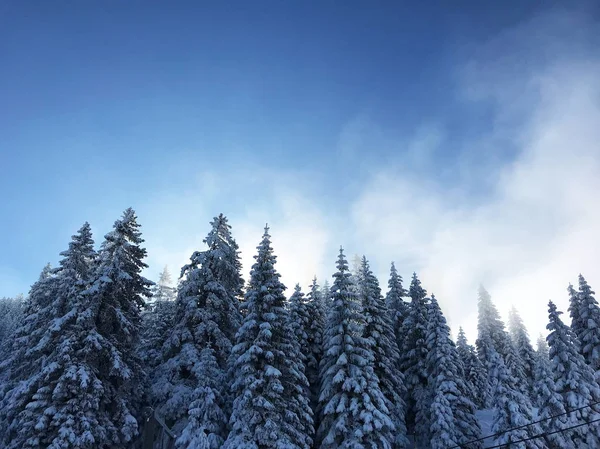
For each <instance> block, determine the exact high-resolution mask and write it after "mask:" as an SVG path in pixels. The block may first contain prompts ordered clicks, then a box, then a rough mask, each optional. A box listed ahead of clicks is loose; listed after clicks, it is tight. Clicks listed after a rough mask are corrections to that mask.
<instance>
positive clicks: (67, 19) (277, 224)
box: [0, 1, 600, 322]
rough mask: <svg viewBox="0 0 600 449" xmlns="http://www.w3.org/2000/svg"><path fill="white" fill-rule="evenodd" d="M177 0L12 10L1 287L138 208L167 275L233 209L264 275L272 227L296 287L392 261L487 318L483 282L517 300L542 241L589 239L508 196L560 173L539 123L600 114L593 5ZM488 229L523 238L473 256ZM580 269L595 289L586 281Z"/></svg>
mask: <svg viewBox="0 0 600 449" xmlns="http://www.w3.org/2000/svg"><path fill="white" fill-rule="evenodd" d="M173 3H174V4H172V5H170V7H169V8H166V7H165V6H164V5H165V4H164V3H162V2H140V1H130V2H61V1H58V2H51V3H46V4H41V3H39V2H38V3H34V2H12V4H9V3H6V2H5V3H4V4H3V5H1V6H0V16H1V17H2V18H1V19H0V21H1V23H2V26H0V58H1V61H2V67H3V70H0V157H1V159H0V160H1V161H2V163H1V166H2V168H3V170H2V176H1V177H0V187H1V189H2V191H3V192H5V195H4V199H3V203H2V220H0V233H1V234H2V235H4V236H5V238H3V244H2V251H0V295H14V294H16V293H19V292H25V291H26V290H27V288H28V286H29V285H30V284H31V282H32V281H33V280H34V279H35V278H36V276H37V274H38V273H39V271H40V269H41V267H42V266H43V264H44V263H45V262H47V261H51V262H55V261H56V260H57V259H58V252H60V251H61V250H63V249H64V248H65V247H66V245H67V243H68V239H69V237H70V235H71V234H72V233H73V232H74V231H75V230H76V229H77V228H78V227H79V226H80V224H81V223H82V222H83V221H85V220H88V221H90V223H91V224H92V226H93V228H94V231H95V232H96V240H97V241H98V242H99V241H101V237H102V235H103V234H105V233H106V232H107V231H108V230H109V229H110V226H111V223H112V222H113V221H114V219H115V218H117V217H118V216H119V214H120V212H121V211H122V210H123V209H124V208H126V207H128V206H133V207H134V208H136V210H137V211H138V213H139V216H140V221H141V222H142V225H143V228H144V230H145V231H146V238H147V246H148V249H149V252H150V258H149V262H150V263H151V269H150V270H149V274H150V275H154V274H155V273H156V272H157V271H158V270H159V269H160V268H161V267H162V266H163V265H164V264H169V266H170V267H171V271H173V272H177V270H178V265H181V263H183V262H185V257H187V255H189V252H190V251H191V250H193V249H195V248H197V247H198V246H199V245H200V243H201V239H202V237H203V236H204V235H205V234H206V231H207V225H208V221H209V220H210V218H211V217H212V216H213V215H215V214H217V213H219V212H221V211H223V212H224V213H226V214H227V215H229V216H230V219H231V224H232V225H233V227H234V233H236V231H237V233H236V235H238V240H240V242H241V243H242V249H243V250H245V256H244V257H245V258H246V266H248V265H249V264H250V261H251V256H252V253H253V251H254V246H255V244H257V243H258V241H259V239H260V229H261V228H262V226H264V222H265V221H269V222H270V223H271V225H272V233H273V238H274V243H275V245H276V246H275V249H276V251H277V252H278V253H280V262H281V269H282V272H283V274H284V280H286V282H287V283H288V284H290V283H293V282H296V281H300V282H303V283H306V281H307V279H305V278H307V277H308V276H309V275H310V274H311V273H317V274H319V275H321V276H323V277H324V276H325V275H329V274H330V272H331V271H332V270H333V264H334V261H335V257H336V254H335V248H336V247H337V246H339V245H340V244H343V245H345V246H347V247H348V251H349V253H350V254H354V253H357V254H362V253H363V252H364V253H366V254H367V257H369V258H371V259H372V263H373V265H374V266H375V268H376V269H377V270H378V272H379V273H380V274H381V275H382V276H385V274H386V271H387V267H388V264H389V261H390V260H392V259H394V260H397V261H399V263H400V266H401V269H402V272H403V274H404V276H405V277H408V276H409V274H410V273H411V272H412V271H413V270H418V271H419V272H420V273H422V277H425V279H424V280H423V282H424V285H425V286H426V287H427V286H430V290H431V289H432V288H434V287H435V289H436V290H435V292H436V296H438V297H440V298H442V299H441V300H440V301H441V302H442V305H444V297H447V298H448V299H447V307H448V308H451V307H453V306H455V305H456V304H461V303H460V301H461V297H462V298H465V297H468V300H467V299H466V298H465V299H464V301H467V303H468V304H469V307H472V306H473V305H474V304H473V301H474V297H475V293H474V292H473V290H472V289H473V288H474V287H473V286H474V285H475V284H478V283H479V282H485V283H486V285H487V286H488V288H490V285H491V288H490V289H491V290H492V295H494V291H493V288H494V287H495V286H498V288H497V290H498V294H499V295H503V294H504V295H506V296H507V297H508V296H514V293H513V290H510V289H508V290H507V291H506V292H504V291H503V290H502V288H504V287H502V288H500V286H501V285H502V286H504V285H505V284H506V282H507V280H508V279H512V280H514V279H515V278H520V277H521V276H523V273H529V272H532V271H536V272H537V271H539V270H540V268H539V267H538V266H537V265H536V264H535V263H534V262H531V264H530V265H527V264H526V263H524V262H523V265H522V266H520V268H519V270H518V271H517V272H512V271H510V270H508V271H507V270H506V269H505V266H506V261H509V262H508V265H513V263H512V262H510V261H512V260H514V259H518V260H523V259H524V258H525V259H527V260H528V258H531V260H532V261H535V260H538V259H539V258H544V259H546V256H544V255H543V251H542V249H543V248H545V246H547V245H545V241H542V237H544V238H549V239H553V240H552V241H560V242H562V241H563V240H562V238H559V236H563V235H564V236H570V235H572V233H573V232H574V231H573V227H572V225H571V224H565V223H567V221H566V219H565V220H563V219H562V218H561V217H559V218H557V217H555V216H554V214H553V210H554V208H553V206H552V205H551V204H550V205H549V206H548V208H547V210H546V209H544V210H540V211H539V213H532V212H531V210H532V208H531V207H530V206H531V204H529V203H526V201H525V200H526V199H527V200H528V201H532V202H533V204H535V205H539V204H540V202H539V201H537V199H538V198H537V197H535V195H533V194H524V193H523V191H519V192H518V193H517V194H510V195H509V193H510V192H509V193H507V189H508V190H509V189H510V188H511V187H510V186H514V185H515V182H516V181H515V179H517V178H518V179H521V178H520V177H519V176H523V178H524V179H530V177H529V176H525V175H521V172H520V170H521V169H523V170H525V169H526V168H527V169H529V170H533V171H534V172H535V173H538V171H539V172H541V173H542V175H543V176H547V174H548V173H553V172H552V170H551V169H550V168H549V167H546V166H544V165H535V164H533V165H532V164H529V162H530V160H531V159H532V158H534V159H533V160H536V161H537V159H535V157H538V156H540V154H541V156H540V157H544V155H548V154H550V153H549V152H543V151H542V152H541V153H540V152H539V151H538V150H536V149H535V148H537V147H535V145H534V143H535V142H537V140H535V139H534V137H532V136H535V138H536V139H538V140H539V139H542V137H540V136H541V135H542V134H543V133H541V131H539V126H541V125H539V123H540V121H541V122H542V123H547V122H551V123H553V127H554V128H553V129H556V126H554V125H555V124H554V122H553V120H554V119H555V116H552V117H540V113H543V112H544V111H554V110H555V109H556V108H557V107H558V106H557V104H558V102H559V99H560V104H561V105H564V104H571V103H569V102H570V101H571V98H572V97H574V98H580V99H581V102H583V103H585V104H579V103H576V104H574V105H573V106H572V107H573V114H574V115H578V114H583V110H584V109H583V108H584V107H585V108H586V109H585V111H589V110H591V111H592V112H594V113H595V112H596V109H594V108H595V106H596V104H595V103H592V104H587V103H586V101H587V100H586V99H588V97H590V96H589V95H587V94H581V96H577V95H576V92H571V94H569V92H570V91H569V89H568V88H567V87H568V86H571V85H572V86H581V77H584V76H586V75H587V74H589V73H595V72H593V71H590V69H589V67H583V68H582V66H585V65H586V64H587V65H588V66H589V65H593V64H595V63H596V62H597V59H598V58H597V57H596V56H594V53H595V51H594V49H595V48H597V47H596V44H597V43H598V42H597V40H598V39H597V37H594V36H597V35H598V34H597V33H596V32H597V31H598V22H597V18H598V14H597V13H598V8H597V7H596V6H595V5H594V3H593V2H586V3H579V4H577V6H572V7H570V9H568V10H564V9H557V8H558V7H557V6H556V5H557V4H558V2H534V1H514V2H501V3H497V4H492V3H491V2H477V1H464V2H458V3H457V2H452V7H450V3H449V2H444V1H436V2H412V3H413V4H410V5H409V4H408V2H403V4H400V2H376V4H375V3H373V2H333V1H324V2H281V1H258V2H227V4H225V2H221V4H219V5H216V4H213V5H210V4H208V2H206V3H203V2H173ZM593 67H595V65H593ZM575 68H577V71H575ZM553 77H554V78H553ZM548 78H549V79H550V82H547V83H546V84H544V81H543V80H546V79H548ZM553 80H554V81H553ZM556 80H559V81H560V83H562V84H560V83H559V84H560V85H561V86H562V87H564V89H561V90H560V92H554V91H552V86H554V85H555V84H556V82H557V81H556ZM586 80H587V78H586ZM588 82H589V89H590V90H591V91H593V92H596V91H595V90H594V89H595V88H596V83H595V82H594V81H593V77H592V78H590V79H589V80H588ZM531 83H533V84H534V86H533V88H532V84H531ZM569 83H570V84H569ZM579 88H580V89H583V88H582V87H579ZM565 95H567V98H565ZM568 95H572V96H568ZM590 98H593V95H591V97H590ZM573 101H574V100H573ZM565 102H566V103H565ZM553 108H555V109H553ZM542 115H543V114H542ZM586 116H589V114H586ZM556 117H558V118H559V119H561V120H564V119H565V117H564V114H562V113H558V112H557V114H556ZM560 124H561V125H562V124H563V122H562V121H561V122H560ZM565 126H566V125H565ZM543 129H546V128H543ZM570 129H571V128H569V130H570ZM590 129H592V125H590ZM587 131H589V130H587V129H586V130H585V132H587ZM585 132H584V134H585ZM583 146H584V147H585V151H584V150H581V151H582V152H583V153H582V154H583V155H582V158H581V160H582V161H583V160H585V161H586V162H585V163H584V162H582V164H583V166H584V168H586V167H587V168H589V164H588V162H589V158H591V159H592V160H593V161H594V163H595V162H596V157H595V156H596V153H595V148H594V147H590V148H588V147H587V146H586V145H583ZM542 147H543V148H549V147H550V145H546V144H544V145H542ZM578 148H579V147H577V148H575V149H574V148H570V150H569V151H571V152H573V151H575V152H576V151H579V149H578ZM548 151H549V150H548ZM557 151H558V150H557ZM598 151H600V150H598ZM562 152H564V150H561V154H562ZM584 156H585V157H584ZM546 157H548V156H546ZM550 159H551V160H552V161H556V160H557V158H556V157H554V156H552V158H550ZM577 160H579V159H577ZM536 163H537V162H536ZM528 164H529V165H528ZM522 167H525V168H522ZM537 167H543V170H541V169H539V170H538V171H535V170H536V169H537ZM540 170H541V171H540ZM573 170H577V167H573ZM527 173H528V174H531V173H532V172H531V171H530V172H527ZM561 176H564V174H561ZM507 180H508V181H507ZM551 181H552V180H548V182H549V183H550V184H552V185H556V183H557V182H558V183H560V182H563V181H561V180H560V178H554V180H553V182H551ZM590 182H591V181H590ZM536 185H537V184H536ZM528 188H531V189H532V191H536V188H535V187H528ZM572 189H582V191H588V190H589V189H590V186H589V185H587V184H586V185H584V186H580V185H577V186H576V187H573V188H572ZM572 189H571V187H569V186H566V185H565V186H563V185H562V184H561V187H560V189H559V192H558V193H560V194H562V193H564V192H565V191H569V192H570V191H571V190H572ZM393 192H396V193H393ZM544 192H547V190H544ZM575 193H577V195H575ZM511 195H512V196H511ZM574 195H575V196H577V197H578V198H580V197H581V195H579V190H575V192H574ZM404 196H406V197H407V198H406V201H405V202H402V201H400V200H399V198H403V197H404ZM507 196H509V197H510V201H511V202H510V203H508V204H506V202H507V201H508V200H507V199H506V198H507ZM570 198H571V197H569V199H568V200H567V199H565V202H566V203H567V204H571V203H572V201H571V199H570ZM521 203H523V204H521ZM515 211H520V212H523V213H520V214H519V216H520V217H522V216H523V215H528V214H531V219H529V220H527V222H520V221H519V220H516V221H515V220H512V219H511V218H510V214H513V213H516V212H515ZM538 221H539V222H538ZM467 223H468V224H469V225H473V223H477V226H475V225H473V226H475V230H472V229H470V228H469V231H465V229H464V228H465V226H466V224H467ZM515 223H517V225H515ZM532 223H533V224H532ZM569 223H570V222H569ZM534 225H535V226H534ZM578 225H579V223H578ZM586 225H587V222H586ZM540 226H542V227H543V229H545V231H540ZM573 226H575V225H573ZM378 229H379V230H380V231H377V230H378ZM381 229H385V230H387V232H388V233H392V234H397V235H400V236H402V238H399V237H397V236H396V237H394V236H387V235H386V237H385V239H382V237H381V235H382V234H383V233H382V232H381ZM577 229H579V228H577ZM585 229H587V228H585ZM457 233H459V234H460V235H461V236H463V235H466V236H467V237H464V242H463V243H461V242H462V240H460V238H459V237H457ZM478 233H479V234H481V237H480V238H481V241H482V242H485V244H487V245H489V244H490V242H491V241H496V240H498V239H499V241H501V242H504V243H503V244H502V245H501V246H500V247H499V248H496V247H494V248H490V249H489V250H487V251H486V250H483V249H481V245H477V248H476V249H474V248H471V247H470V246H469V244H471V243H472V242H471V240H472V239H471V238H470V236H472V235H474V234H475V235H477V234H478ZM497 233H502V236H503V237H502V238H500V237H498V235H497ZM578 234H581V232H579V233H578ZM278 235H279V237H278ZM447 235H449V237H448V236H447ZM278 238H279V241H278ZM446 238H447V239H449V241H450V242H457V243H456V246H453V245H450V244H449V243H447V242H446V240H445V239H446ZM461 238H462V237H461ZM503 238H504V240H503ZM565 238H566V237H565ZM538 240H540V241H539V242H538ZM532 241H533V242H534V243H536V245H538V246H531V245H533V244H532V243H531V242H532ZM298 242H300V243H298ZM439 242H441V243H439ZM523 242H527V245H529V246H527V245H525V247H526V254H527V257H524V256H523V254H521V253H520V251H522V248H523V246H524V245H523V244H522V243H523ZM278 243H279V244H280V246H279V248H280V249H279V250H278V247H277V244H278ZM557 245H558V243H557ZM484 247H485V246H484ZM584 247H585V245H582V248H584ZM507 248H509V249H507ZM510 248H513V249H512V250H510ZM523 251H524V250H523ZM470 252H473V253H474V256H473V259H474V260H475V261H476V262H475V263H474V265H475V266H476V267H473V266H471V262H469V259H470V258H469V257H466V256H465V255H467V256H468V255H469V254H471V253H470ZM453 253H458V254H459V255H458V256H456V257H461V259H460V260H463V259H464V260H466V262H465V263H460V262H455V263H453V259H452V257H451V255H452V254H453ZM489 253H492V254H498V253H501V254H502V255H501V256H498V257H496V258H490V257H488V256H486V254H489ZM505 253H506V254H505ZM475 254H476V255H475ZM556 254H557V256H556V257H557V258H559V259H561V260H562V259H563V258H564V257H559V255H560V254H561V253H560V252H559V250H558V249H557V250H556ZM438 256H439V258H440V259H442V260H443V264H442V263H438V262H436V260H435V259H436V257H438ZM571 257H572V259H569V260H572V265H573V267H571V265H569V269H571V268H573V270H574V272H568V273H566V274H565V276H566V277H568V279H576V275H577V273H578V271H577V270H584V268H586V267H585V263H583V262H582V261H581V259H582V257H581V256H575V255H573V256H571ZM446 259H448V260H446ZM493 259H494V260H493ZM495 259H500V260H501V261H502V266H501V267H499V263H498V262H497V261H496V260H495ZM448 265H450V266H448ZM454 265H457V266H458V267H459V268H455V267H454ZM579 266H581V268H576V267H579ZM596 266H597V265H596ZM445 267H448V268H447V269H444V268H445ZM475 268H477V269H476V270H475ZM469 269H474V270H475V272H473V273H471V272H469ZM456 270H460V272H459V273H455V271H456ZM595 270H596V271H595V272H593V273H590V274H589V275H588V276H589V277H591V279H590V282H592V285H593V280H594V277H593V276H596V278H595V279H598V281H600V276H599V275H600V273H599V272H598V271H597V268H596V269H595ZM541 273H542V274H540V276H542V275H544V274H545V275H548V273H549V271H547V272H545V271H543V270H542V271H541ZM584 274H585V273H584ZM454 275H455V276H456V278H457V279H460V282H458V281H456V282H453V281H451V280H449V279H448V278H449V277H452V276H454ZM382 280H384V281H385V279H382ZM560 281H561V282H563V284H564V282H566V281H565V279H563V278H560ZM511 282H513V281H511ZM515 282H516V281H515ZM511 285H513V289H514V290H515V291H516V290H518V285H519V284H518V283H515V284H511ZM561 285H562V284H561ZM291 286H292V285H289V287H291ZM532 288H533V287H532ZM553 288H554V287H553ZM561 288H562V287H561ZM464 289H467V291H468V292H469V293H464V296H461V295H463V294H462V293H459V292H461V291H462V290H464ZM469 289H470V290H469ZM472 292H473V293H472ZM554 292H555V290H553V289H549V293H554ZM563 293H564V292H563V291H562V290H559V291H557V292H556V294H557V295H562V294H563ZM547 299H549V298H547V297H542V298H541V299H540V300H538V302H536V307H538V308H539V307H544V302H545V301H547ZM556 299H559V298H556ZM498 301H502V298H498ZM511 301H512V298H511ZM508 302H509V301H508V299H507V300H506V303H507V306H508ZM540 304H541V306H540ZM532 310H533V309H532ZM523 313H524V315H526V316H527V312H523ZM530 313H531V314H532V315H533V313H534V312H533V311H531V312H530ZM450 318H451V320H452V319H453V318H454V321H455V322H459V321H458V314H456V315H452V313H450Z"/></svg>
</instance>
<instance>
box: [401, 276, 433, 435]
mask: <svg viewBox="0 0 600 449" xmlns="http://www.w3.org/2000/svg"><path fill="white" fill-rule="evenodd" d="M408 295H409V296H410V298H411V302H410V305H409V309H408V315H407V317H406V319H405V320H404V322H403V323H402V335H404V342H403V344H402V347H401V348H400V367H401V370H402V372H403V373H404V379H405V385H406V388H407V391H408V395H407V399H406V405H407V409H406V424H407V427H408V430H409V432H410V433H416V434H417V436H418V437H419V438H421V439H422V441H417V443H418V444H420V445H424V444H426V443H423V442H426V441H429V439H430V438H429V429H430V427H431V426H430V421H429V403H430V398H429V395H428V389H427V384H428V374H427V363H426V358H427V341H426V338H427V298H426V296H427V292H426V291H425V289H424V288H423V287H422V286H421V281H420V280H419V278H418V277H417V274H416V273H413V277H412V281H411V284H410V288H409V290H408Z"/></svg>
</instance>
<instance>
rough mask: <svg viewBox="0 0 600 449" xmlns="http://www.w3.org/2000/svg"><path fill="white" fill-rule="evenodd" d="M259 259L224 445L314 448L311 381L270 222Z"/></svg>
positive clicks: (229, 448)
mask: <svg viewBox="0 0 600 449" xmlns="http://www.w3.org/2000/svg"><path fill="white" fill-rule="evenodd" d="M255 259H256V263H255V264H254V265H253V267H252V271H251V274H250V283H249V287H248V290H247V292H246V297H245V301H244V306H245V308H246V311H245V316H244V321H243V324H242V326H241V328H240V329H239V331H238V333H237V336H236V345H235V347H234V348H233V358H234V360H235V364H234V375H235V377H234V382H233V387H232V388H233V392H234V394H235V401H234V406H233V414H232V417H231V420H230V424H231V431H230V433H229V436H228V438H227V440H226V442H225V444H224V446H223V448H224V449H244V448H269V447H272V448H308V447H310V445H311V444H312V439H311V435H312V433H313V429H312V412H311V410H310V406H309V399H308V397H306V395H305V389H306V387H307V386H308V381H307V380H306V377H305V376H304V373H303V366H302V363H301V362H299V361H298V360H297V357H298V353H297V352H298V350H297V347H296V343H295V342H294V340H293V335H292V334H291V332H290V331H289V329H288V326H287V325H288V323H289V319H288V317H287V311H286V309H285V304H286V298H285V295H284V290H285V286H284V285H283V284H282V283H281V282H280V281H279V277H280V275H279V273H277V271H276V270H275V263H276V260H277V258H276V256H275V255H274V254H273V249H272V247H271V240H270V235H269V233H268V228H265V233H264V235H263V239H262V242H261V244H260V245H259V246H258V255H257V256H255Z"/></svg>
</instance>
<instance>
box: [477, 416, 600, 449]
mask: <svg viewBox="0 0 600 449" xmlns="http://www.w3.org/2000/svg"><path fill="white" fill-rule="evenodd" d="M598 421H600V418H598V419H594V420H592V421H586V422H584V423H583V424H577V425H576V426H571V427H566V428H564V429H559V430H553V431H552V432H546V433H540V434H539V435H534V436H532V437H529V438H523V439H522V440H517V441H510V442H509V443H502V444H497V445H496V446H488V447H486V448H484V449H498V448H503V447H510V445H511V444H516V443H523V442H525V441H530V440H535V439H537V438H542V437H545V436H547V435H553V434H555V433H560V432H566V431H567V430H571V429H576V428H577V427H583V426H588V425H590V424H593V423H595V422H598Z"/></svg>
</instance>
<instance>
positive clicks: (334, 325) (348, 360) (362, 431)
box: [318, 249, 394, 449]
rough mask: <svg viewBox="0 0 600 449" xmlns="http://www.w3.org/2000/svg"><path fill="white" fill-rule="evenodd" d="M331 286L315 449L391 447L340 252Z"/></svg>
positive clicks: (369, 346)
mask: <svg viewBox="0 0 600 449" xmlns="http://www.w3.org/2000/svg"><path fill="white" fill-rule="evenodd" d="M337 269H338V271H337V272H336V273H335V274H334V279H335V280H334V283H333V286H332V287H331V298H332V305H331V310H330V311H329V315H328V319H327V327H326V331H325V341H324V354H323V360H322V362H321V394H320V397H319V406H320V412H321V424H320V426H319V430H318V441H319V447H320V448H321V449H334V448H335V449H338V448H339V449H362V448H365V449H366V448H373V449H375V448H377V449H379V448H381V449H383V448H386V449H387V448H391V445H392V432H393V431H394V426H393V423H392V421H391V419H390V416H389V411H388V409H387V407H386V404H385V399H384V397H383V394H382V392H381V389H380V387H379V381H378V379H377V376H376V375H375V372H374V362H375V361H374V356H373V351H372V342H371V340H370V339H368V338H365V337H363V331H364V326H365V321H364V316H363V314H362V307H361V303H360V302H359V300H358V298H357V295H356V292H355V289H354V286H353V285H352V280H351V274H350V272H349V271H348V263H347V262H346V259H345V257H344V253H343V251H342V250H341V249H340V254H339V257H338V262H337Z"/></svg>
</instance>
